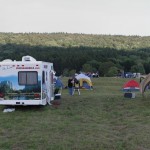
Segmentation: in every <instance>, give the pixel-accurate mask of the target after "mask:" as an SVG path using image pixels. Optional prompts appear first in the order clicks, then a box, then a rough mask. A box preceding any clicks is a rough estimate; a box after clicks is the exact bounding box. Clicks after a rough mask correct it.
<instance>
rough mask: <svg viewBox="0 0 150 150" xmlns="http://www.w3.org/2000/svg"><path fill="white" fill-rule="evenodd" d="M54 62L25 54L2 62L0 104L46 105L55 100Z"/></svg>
mask: <svg viewBox="0 0 150 150" xmlns="http://www.w3.org/2000/svg"><path fill="white" fill-rule="evenodd" d="M53 76H54V69H53V63H49V62H43V61H36V59H34V58H33V57H31V56H23V57H22V61H15V60H14V61H12V60H10V59H7V60H4V61H2V62H0V105H46V104H51V101H52V100H54V83H53Z"/></svg>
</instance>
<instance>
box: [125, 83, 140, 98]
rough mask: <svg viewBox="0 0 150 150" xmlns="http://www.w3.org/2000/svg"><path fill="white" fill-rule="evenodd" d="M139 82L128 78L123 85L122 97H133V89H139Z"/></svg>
mask: <svg viewBox="0 0 150 150" xmlns="http://www.w3.org/2000/svg"><path fill="white" fill-rule="evenodd" d="M139 90H140V84H139V83H138V82H137V81H135V80H130V81H128V82H126V83H125V84H124V86H123V91H124V92H125V93H124V97H125V98H135V93H133V91H139Z"/></svg>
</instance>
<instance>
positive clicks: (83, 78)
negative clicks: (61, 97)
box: [75, 73, 93, 89]
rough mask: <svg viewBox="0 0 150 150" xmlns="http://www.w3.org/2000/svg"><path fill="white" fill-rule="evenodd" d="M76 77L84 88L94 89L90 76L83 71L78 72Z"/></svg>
mask: <svg viewBox="0 0 150 150" xmlns="http://www.w3.org/2000/svg"><path fill="white" fill-rule="evenodd" d="M75 78H76V79H77V80H79V82H80V87H81V88H83V89H92V88H93V85H92V81H91V79H90V78H89V77H88V76H86V75H85V74H83V73H81V74H78V75H76V76H75Z"/></svg>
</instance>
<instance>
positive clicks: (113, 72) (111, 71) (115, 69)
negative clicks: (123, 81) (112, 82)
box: [106, 67, 118, 77]
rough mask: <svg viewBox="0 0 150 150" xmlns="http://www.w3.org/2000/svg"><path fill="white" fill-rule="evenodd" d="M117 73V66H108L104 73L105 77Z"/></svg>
mask: <svg viewBox="0 0 150 150" xmlns="http://www.w3.org/2000/svg"><path fill="white" fill-rule="evenodd" d="M117 74H118V68H117V67H110V68H109V70H108V72H107V73H106V76H107V77H115V76H117Z"/></svg>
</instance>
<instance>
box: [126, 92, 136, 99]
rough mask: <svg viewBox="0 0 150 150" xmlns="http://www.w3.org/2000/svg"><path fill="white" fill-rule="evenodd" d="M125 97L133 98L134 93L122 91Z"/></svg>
mask: <svg viewBox="0 0 150 150" xmlns="http://www.w3.org/2000/svg"><path fill="white" fill-rule="evenodd" d="M124 97H125V98H135V93H131V92H127V93H124Z"/></svg>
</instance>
